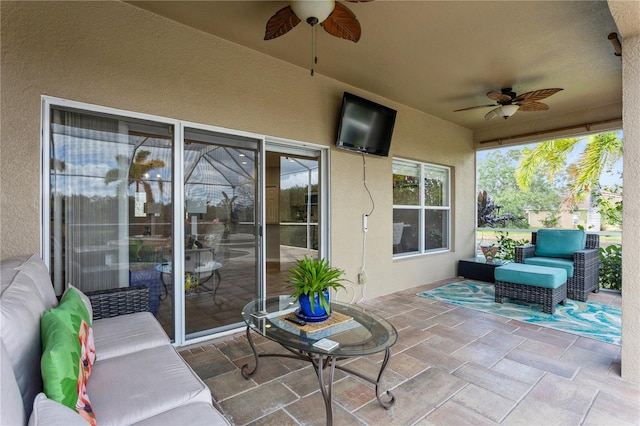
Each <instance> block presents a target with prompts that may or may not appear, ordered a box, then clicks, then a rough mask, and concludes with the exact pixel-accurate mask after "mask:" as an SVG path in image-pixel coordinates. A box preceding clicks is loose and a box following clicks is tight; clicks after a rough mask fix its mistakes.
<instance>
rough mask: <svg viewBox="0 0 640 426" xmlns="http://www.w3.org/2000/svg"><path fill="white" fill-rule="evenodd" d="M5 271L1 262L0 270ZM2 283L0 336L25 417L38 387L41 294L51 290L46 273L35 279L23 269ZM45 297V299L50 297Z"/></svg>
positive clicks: (39, 381)
mask: <svg viewBox="0 0 640 426" xmlns="http://www.w3.org/2000/svg"><path fill="white" fill-rule="evenodd" d="M40 262H42V261H41V260H40ZM6 270H7V269H5V263H4V261H3V265H2V273H3V274H4V273H5V271H6ZM12 272H13V271H9V274H10V275H13V274H12ZM2 285H3V287H4V288H3V291H2V304H0V324H2V327H0V336H1V338H2V342H3V343H4V345H5V347H6V349H7V353H8V355H9V358H10V361H11V366H12V368H13V371H14V373H15V376H16V381H17V383H18V386H19V388H20V393H21V394H22V396H23V398H22V401H23V405H24V411H25V413H27V414H25V415H27V416H28V413H30V412H31V406H32V404H33V399H34V398H35V396H36V395H37V394H38V392H40V391H41V390H42V377H41V376H40V368H39V366H40V355H41V354H42V345H41V342H40V317H41V316H42V313H43V312H44V311H46V310H47V309H48V308H49V307H50V304H49V303H47V302H45V300H44V299H43V294H48V293H51V294H53V293H54V291H53V286H52V285H51V280H50V279H49V277H48V276H46V277H44V279H42V280H39V281H37V282H35V281H34V280H33V279H32V278H31V277H30V276H29V275H28V274H27V273H25V272H23V271H18V273H17V274H15V275H13V278H12V279H11V280H10V281H9V280H6V281H5V280H4V279H3V282H2ZM48 296H49V295H48ZM48 296H47V300H49V299H50V297H48ZM53 297H54V298H55V295H54V296H53ZM34 367H35V368H34Z"/></svg>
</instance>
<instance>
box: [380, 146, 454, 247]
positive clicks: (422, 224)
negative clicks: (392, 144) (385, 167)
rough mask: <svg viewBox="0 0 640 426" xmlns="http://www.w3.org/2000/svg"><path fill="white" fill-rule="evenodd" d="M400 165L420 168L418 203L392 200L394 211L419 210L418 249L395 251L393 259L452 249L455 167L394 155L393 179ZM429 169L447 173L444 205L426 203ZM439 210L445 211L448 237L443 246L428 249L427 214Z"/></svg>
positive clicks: (445, 231)
mask: <svg viewBox="0 0 640 426" xmlns="http://www.w3.org/2000/svg"><path fill="white" fill-rule="evenodd" d="M398 166H409V167H412V168H418V169H419V175H420V176H419V179H418V180H419V198H418V203H417V204H395V199H394V201H392V202H393V205H392V209H393V212H395V211H397V210H404V211H409V210H415V211H418V249H417V250H412V251H408V252H401V253H393V259H402V258H407V257H414V256H422V255H428V254H434V253H443V252H449V251H451V224H452V214H451V212H452V210H451V204H452V181H453V177H452V174H453V168H452V167H450V166H444V165H441V164H433V163H427V162H422V161H415V160H408V159H404V158H397V157H394V158H393V163H392V179H393V176H395V172H394V170H395V168H396V167H398ZM429 170H433V171H437V172H444V174H445V179H444V182H445V186H446V189H445V190H444V191H443V194H442V195H443V198H444V200H443V203H442V204H443V205H439V206H432V205H425V198H426V195H425V180H426V179H427V171H429ZM392 185H393V182H392ZM392 191H394V188H393V187H392ZM392 198H393V197H392ZM437 211H441V212H445V217H444V218H443V219H444V220H443V222H446V223H444V224H442V223H441V224H440V226H443V231H444V233H446V238H444V241H443V244H442V246H441V247H438V248H432V249H428V248H426V235H425V234H426V229H427V225H428V224H427V223H426V219H425V216H426V214H427V213H429V212H437ZM392 216H393V214H392Z"/></svg>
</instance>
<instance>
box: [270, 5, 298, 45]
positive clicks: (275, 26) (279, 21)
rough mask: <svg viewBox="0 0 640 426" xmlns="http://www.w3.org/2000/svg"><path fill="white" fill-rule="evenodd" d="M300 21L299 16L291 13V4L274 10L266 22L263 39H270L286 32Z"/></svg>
mask: <svg viewBox="0 0 640 426" xmlns="http://www.w3.org/2000/svg"><path fill="white" fill-rule="evenodd" d="M299 23H300V18H298V17H297V16H296V14H295V13H293V10H292V9H291V6H286V7H283V8H282V9H280V10H279V11H277V12H276V14H275V15H273V16H272V17H271V18H269V21H268V22H267V28H266V29H265V32H264V39H265V40H271V39H274V38H276V37H280V36H281V35H283V34H286V33H288V32H289V31H291V30H292V29H293V27H295V26H296V25H298V24H299Z"/></svg>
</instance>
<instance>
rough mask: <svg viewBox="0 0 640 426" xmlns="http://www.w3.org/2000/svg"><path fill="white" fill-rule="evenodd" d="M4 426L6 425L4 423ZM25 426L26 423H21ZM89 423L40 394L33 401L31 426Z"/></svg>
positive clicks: (71, 425)
mask: <svg viewBox="0 0 640 426" xmlns="http://www.w3.org/2000/svg"><path fill="white" fill-rule="evenodd" d="M3 424H4V423H3ZM21 424H24V423H21ZM87 424H88V423H87V421H86V420H85V419H83V418H82V417H81V416H80V414H78V413H77V412H75V411H73V410H72V409H71V408H69V407H67V406H65V405H62V404H60V403H59V402H56V401H54V400H52V399H49V398H47V396H46V395H45V394H44V393H42V392H41V393H39V394H38V395H36V398H35V399H34V400H33V411H32V412H31V417H29V426H44V425H47V426H87Z"/></svg>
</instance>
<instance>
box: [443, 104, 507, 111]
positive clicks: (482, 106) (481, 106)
mask: <svg viewBox="0 0 640 426" xmlns="http://www.w3.org/2000/svg"><path fill="white" fill-rule="evenodd" d="M496 106H498V105H496V104H488V105H476V106H472V107H468V108H462V109H454V110H453V112H458V111H469V110H472V109H478V108H488V107H496Z"/></svg>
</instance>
